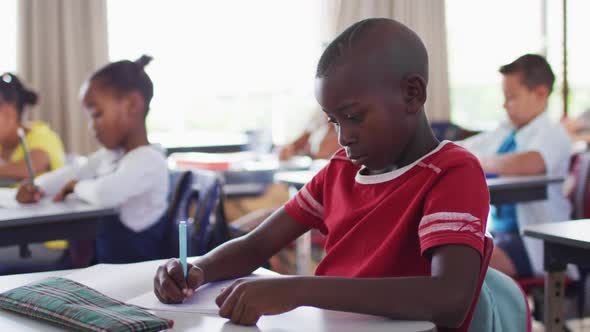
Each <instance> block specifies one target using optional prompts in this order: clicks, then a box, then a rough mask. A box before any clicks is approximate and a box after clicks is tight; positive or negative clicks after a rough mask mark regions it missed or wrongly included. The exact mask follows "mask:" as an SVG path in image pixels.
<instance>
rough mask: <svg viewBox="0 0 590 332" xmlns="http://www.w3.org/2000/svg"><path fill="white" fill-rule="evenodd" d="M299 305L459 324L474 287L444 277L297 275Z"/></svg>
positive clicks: (438, 323)
mask: <svg viewBox="0 0 590 332" xmlns="http://www.w3.org/2000/svg"><path fill="white" fill-rule="evenodd" d="M295 280H296V281H295V283H296V285H295V286H294V287H296V288H297V296H296V297H297V298H296V302H297V304H298V305H299V306H312V307H317V308H322V309H329V310H339V311H349V312H357V313H365V314H372V315H378V316H385V317H390V318H393V319H410V320H426V321H431V322H433V323H435V324H437V325H439V326H448V327H455V326H459V325H460V324H461V323H462V322H463V320H464V319H465V316H466V314H467V311H468V310H469V307H470V305H471V300H466V299H472V298H473V292H474V289H469V287H468V286H466V285H456V282H454V281H452V280H445V279H443V278H441V277H408V278H354V279H353V278H335V277H297V278H296V279H295ZM454 284H455V285H454Z"/></svg>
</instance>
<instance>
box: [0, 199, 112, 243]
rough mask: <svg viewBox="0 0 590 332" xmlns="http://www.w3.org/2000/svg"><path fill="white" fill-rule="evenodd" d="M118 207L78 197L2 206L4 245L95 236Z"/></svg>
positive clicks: (0, 239) (0, 222) (0, 237)
mask: <svg viewBox="0 0 590 332" xmlns="http://www.w3.org/2000/svg"><path fill="white" fill-rule="evenodd" d="M117 213H118V212H117V209H115V208H109V207H96V206H92V205H89V204H86V203H84V202H81V201H78V200H67V201H66V202H63V203H53V202H51V201H50V200H43V201H42V202H40V203H37V204H31V205H22V206H18V207H9V208H3V207H0V246H9V245H17V244H23V243H33V242H43V241H49V240H57V239H85V238H95V237H96V231H97V228H98V224H99V222H100V219H101V218H102V217H109V216H114V215H116V214H117Z"/></svg>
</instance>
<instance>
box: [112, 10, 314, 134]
mask: <svg viewBox="0 0 590 332" xmlns="http://www.w3.org/2000/svg"><path fill="white" fill-rule="evenodd" d="M319 11H320V10H319V9H318V2H317V1H316V0H304V1H303V0H299V1H273V0H256V1H229V0H223V1H191V0H183V1H174V2H169V1H164V0H152V1H146V0H128V1H117V0H109V1H108V29H109V57H110V59H111V60H113V61H115V60H120V59H135V58H137V57H138V56H140V55H141V54H143V53H145V54H149V55H152V56H153V57H154V60H153V62H152V63H151V64H150V65H149V66H148V67H147V72H148V74H149V75H150V76H151V77H152V79H153V81H154V86H155V95H154V99H153V102H152V110H151V111H150V112H151V113H150V116H149V118H148V127H149V129H150V130H151V131H156V132H162V131H167V132H170V131H173V132H178V133H182V132H186V131H191V130H199V129H206V130H211V129H214V130H222V131H235V132H241V131H245V130H255V129H261V128H267V129H268V128H272V130H273V139H274V140H275V142H278V143H282V142H284V141H285V140H287V139H290V138H292V137H293V135H294V133H295V131H296V130H295V129H294V128H301V127H303V125H304V122H305V121H306V119H307V115H308V114H310V113H311V112H313V111H314V110H315V109H317V106H316V102H315V99H314V98H313V82H314V74H315V65H316V62H317V60H318V58H319V55H320V54H321V45H322V43H321V40H320V39H321V38H320V34H319V33H318V31H320V29H318V25H319Z"/></svg>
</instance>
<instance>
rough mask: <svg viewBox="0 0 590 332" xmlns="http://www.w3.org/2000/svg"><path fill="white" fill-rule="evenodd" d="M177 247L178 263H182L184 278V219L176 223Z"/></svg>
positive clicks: (185, 272)
mask: <svg viewBox="0 0 590 332" xmlns="http://www.w3.org/2000/svg"><path fill="white" fill-rule="evenodd" d="M178 247H179V248H178V249H179V251H180V253H179V258H180V264H182V272H183V273H184V278H185V279H186V274H187V271H186V221H181V222H180V223H179V224H178Z"/></svg>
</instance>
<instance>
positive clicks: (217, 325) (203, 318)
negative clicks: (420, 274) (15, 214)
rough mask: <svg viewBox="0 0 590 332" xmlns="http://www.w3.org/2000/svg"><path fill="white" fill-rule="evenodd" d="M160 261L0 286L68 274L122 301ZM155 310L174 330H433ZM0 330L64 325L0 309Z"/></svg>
mask: <svg viewBox="0 0 590 332" xmlns="http://www.w3.org/2000/svg"><path fill="white" fill-rule="evenodd" d="M160 263H161V261H151V262H143V263H136V264H123V265H118V266H116V268H115V269H113V266H114V265H107V264H100V265H96V266H93V267H90V268H87V269H81V270H75V271H57V272H45V273H33V274H22V275H14V276H4V277H0V292H3V291H6V290H8V289H11V288H14V287H18V286H22V285H24V284H27V283H29V282H33V281H36V280H40V279H42V278H44V277H47V276H62V277H63V276H66V275H68V274H70V273H71V272H74V273H73V274H70V276H72V278H73V279H74V280H76V281H78V282H82V283H83V284H85V285H88V286H90V287H92V288H95V289H96V290H98V291H100V292H103V293H105V294H107V295H109V296H111V297H114V298H116V299H118V300H121V301H126V300H128V299H130V298H132V297H135V296H137V295H139V294H142V293H144V292H147V291H151V289H152V287H153V276H154V274H155V271H156V267H157V266H158V265H159V264H160ZM154 313H155V314H156V315H158V316H161V317H165V318H168V319H172V320H174V329H173V331H195V332H196V331H207V332H215V331H220V332H221V331H223V332H232V331H235V332H239V331H268V332H271V331H273V332H278V331H281V332H290V331H293V332H295V331H298V332H299V331H305V332H324V331H342V332H349V331H350V332H352V331H366V332H398V331H399V332H401V331H404V332H405V331H435V330H436V329H435V326H434V324H432V323H430V322H415V321H395V320H390V319H387V318H383V317H376V316H369V315H361V314H353V313H345V312H336V311H329V310H320V309H316V308H311V307H301V308H298V309H296V310H293V311H291V312H288V313H285V314H282V315H277V316H263V317H262V318H261V319H260V320H259V322H258V325H257V326H256V327H244V326H238V325H234V324H232V323H229V321H228V320H227V319H224V318H221V317H219V316H216V315H200V314H187V313H178V312H163V311H159V312H154ZM0 331H24V332H28V331H64V330H63V329H60V328H58V327H54V326H51V325H48V324H46V323H44V322H41V321H36V320H32V319H29V318H25V317H23V316H20V315H17V314H13V313H10V312H6V311H2V310H0Z"/></svg>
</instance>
